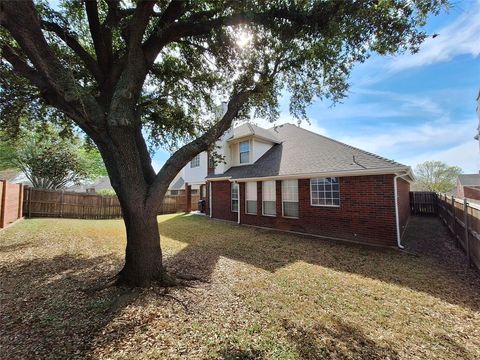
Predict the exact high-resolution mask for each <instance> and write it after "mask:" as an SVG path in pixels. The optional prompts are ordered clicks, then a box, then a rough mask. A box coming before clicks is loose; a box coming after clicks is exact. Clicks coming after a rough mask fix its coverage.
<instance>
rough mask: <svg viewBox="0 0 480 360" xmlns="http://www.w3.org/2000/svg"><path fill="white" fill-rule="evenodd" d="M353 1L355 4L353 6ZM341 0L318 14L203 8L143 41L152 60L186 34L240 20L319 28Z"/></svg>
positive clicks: (330, 19)
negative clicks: (229, 11) (221, 12)
mask: <svg viewBox="0 0 480 360" xmlns="http://www.w3.org/2000/svg"><path fill="white" fill-rule="evenodd" d="M353 6H354V5H352V7H353ZM341 7H342V2H341V1H337V2H334V3H333V5H329V4H327V5H325V11H323V12H317V13H315V14H301V13H300V12H298V11H294V10H292V9H288V8H285V9H272V10H268V11H265V12H261V13H256V12H242V13H236V14H231V15H227V16H219V17H215V16H217V13H214V12H202V13H198V14H197V13H195V14H192V15H190V16H189V17H188V18H187V19H185V20H182V21H176V22H174V23H172V24H171V25H170V26H168V27H166V28H165V29H164V30H163V31H160V30H161V29H157V31H155V32H154V33H153V35H152V36H151V37H150V38H149V39H147V40H146V41H145V43H144V46H143V49H144V53H145V57H146V59H147V61H148V62H149V63H150V64H153V61H154V60H155V58H156V57H157V55H158V54H159V52H160V51H161V50H162V49H163V48H164V47H165V46H166V45H168V44H169V43H172V42H175V41H178V40H180V39H182V38H185V37H190V36H200V35H205V34H208V33H210V32H211V31H212V30H214V29H218V28H222V27H229V26H235V25H241V24H257V25H272V24H275V23H276V22H278V21H279V20H283V21H288V22H290V23H291V24H296V25H300V26H302V27H303V28H305V27H308V26H312V27H315V28H316V29H317V30H316V31H318V29H322V28H325V27H326V26H327V25H328V24H330V23H332V22H334V21H335V19H334V18H335V17H336V16H337V15H339V13H340V9H341Z"/></svg>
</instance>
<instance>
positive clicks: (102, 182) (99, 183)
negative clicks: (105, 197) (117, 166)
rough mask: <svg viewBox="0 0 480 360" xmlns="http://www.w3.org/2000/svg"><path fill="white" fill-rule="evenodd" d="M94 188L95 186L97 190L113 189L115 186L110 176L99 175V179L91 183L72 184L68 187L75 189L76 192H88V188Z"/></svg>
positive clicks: (69, 189) (70, 189) (68, 188)
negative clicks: (111, 182)
mask: <svg viewBox="0 0 480 360" xmlns="http://www.w3.org/2000/svg"><path fill="white" fill-rule="evenodd" d="M92 188H94V189H95V191H99V190H113V187H112V185H111V184H110V179H109V178H108V176H102V177H99V178H98V179H97V180H95V181H94V182H91V183H86V184H80V185H72V186H69V187H67V189H66V190H68V191H75V192H86V191H87V189H92Z"/></svg>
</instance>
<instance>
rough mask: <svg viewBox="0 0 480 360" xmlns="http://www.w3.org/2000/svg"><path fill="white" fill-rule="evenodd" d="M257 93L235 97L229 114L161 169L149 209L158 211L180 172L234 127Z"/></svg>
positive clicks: (239, 93)
mask: <svg viewBox="0 0 480 360" xmlns="http://www.w3.org/2000/svg"><path fill="white" fill-rule="evenodd" d="M255 92H257V88H254V89H250V90H244V91H240V92H238V93H237V94H235V95H233V96H232V97H231V99H230V101H229V102H228V107H227V112H226V113H225V114H224V115H223V117H222V118H221V119H220V121H218V122H217V123H216V124H215V125H214V126H212V127H211V128H210V129H209V130H207V131H206V132H205V133H204V134H203V135H202V136H200V137H199V138H197V139H195V140H193V141H192V142H190V143H188V144H187V145H184V146H183V147H181V148H180V149H179V150H177V151H176V152H175V153H174V154H173V155H172V156H170V158H169V159H168V160H167V162H166V163H165V164H164V165H163V167H162V168H161V169H160V171H159V172H158V174H157V175H156V177H155V181H154V182H153V184H152V185H151V186H150V189H149V196H148V197H147V204H146V206H147V207H153V208H155V209H156V206H158V205H159V204H160V203H161V199H162V198H163V196H164V195H165V192H166V191H167V190H168V185H169V184H170V182H171V181H172V180H173V179H174V178H175V176H176V175H177V174H178V172H179V171H180V170H181V169H182V168H183V167H184V166H185V165H186V164H187V163H188V162H189V161H190V159H191V158H192V157H194V156H195V155H197V154H199V153H201V152H202V151H206V150H208V148H209V147H210V146H211V145H212V144H213V143H215V141H217V140H218V139H219V138H220V136H222V134H223V133H224V132H225V131H227V130H228V128H229V127H230V126H231V125H232V122H233V120H234V119H235V117H236V116H237V115H238V112H239V111H240V110H241V108H242V106H243V105H244V104H245V103H246V102H247V101H248V99H249V98H250V96H251V95H252V94H254V93H255Z"/></svg>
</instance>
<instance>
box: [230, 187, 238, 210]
mask: <svg viewBox="0 0 480 360" xmlns="http://www.w3.org/2000/svg"><path fill="white" fill-rule="evenodd" d="M230 191H231V200H232V206H231V208H232V211H233V212H238V184H236V183H232V185H231V187H230Z"/></svg>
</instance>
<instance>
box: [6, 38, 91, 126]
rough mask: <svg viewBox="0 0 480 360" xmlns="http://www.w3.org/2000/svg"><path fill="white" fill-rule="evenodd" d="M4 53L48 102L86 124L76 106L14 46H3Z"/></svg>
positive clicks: (14, 67) (80, 123) (18, 71)
mask: <svg viewBox="0 0 480 360" xmlns="http://www.w3.org/2000/svg"><path fill="white" fill-rule="evenodd" d="M2 54H3V57H4V58H5V60H7V61H8V62H9V63H10V64H11V65H12V67H13V69H14V71H15V72H17V73H18V74H19V75H21V76H23V77H25V78H26V79H28V80H29V81H30V82H31V83H32V85H34V86H36V87H37V88H38V90H39V91H40V95H41V96H42V98H43V99H44V100H45V101H46V102H47V103H49V104H50V105H52V106H55V107H56V108H58V109H59V110H60V111H64V112H65V113H67V114H68V116H70V117H71V118H72V119H75V121H78V122H79V126H82V125H83V126H85V124H83V119H82V116H81V114H80V113H78V112H77V110H76V109H75V108H72V107H71V106H70V105H69V104H68V103H66V102H65V101H63V99H62V98H61V97H59V96H58V95H57V93H56V92H55V91H54V89H53V88H52V87H51V86H50V84H49V83H48V81H47V80H46V79H45V78H44V77H43V76H42V75H41V74H40V73H39V72H38V71H36V70H35V69H34V68H32V67H31V66H29V65H28V64H27V63H26V62H25V61H24V60H23V59H22V58H21V57H20V56H19V55H18V54H17V52H16V51H15V50H14V49H13V48H11V47H10V46H8V45H4V46H3V47H2Z"/></svg>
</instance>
